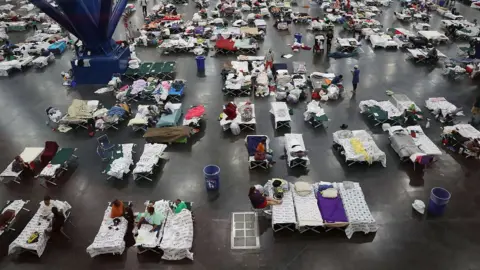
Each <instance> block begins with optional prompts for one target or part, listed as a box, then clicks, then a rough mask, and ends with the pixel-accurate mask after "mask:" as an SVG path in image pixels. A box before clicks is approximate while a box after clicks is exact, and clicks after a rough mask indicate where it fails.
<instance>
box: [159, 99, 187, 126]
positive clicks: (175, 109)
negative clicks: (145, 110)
mask: <svg viewBox="0 0 480 270" xmlns="http://www.w3.org/2000/svg"><path fill="white" fill-rule="evenodd" d="M171 110H172V112H171V113H170V114H166V113H162V114H161V115H160V117H159V118H158V121H157V124H156V127H157V128H161V127H174V126H177V125H178V123H179V121H180V118H181V116H182V103H174V104H172V107H171Z"/></svg>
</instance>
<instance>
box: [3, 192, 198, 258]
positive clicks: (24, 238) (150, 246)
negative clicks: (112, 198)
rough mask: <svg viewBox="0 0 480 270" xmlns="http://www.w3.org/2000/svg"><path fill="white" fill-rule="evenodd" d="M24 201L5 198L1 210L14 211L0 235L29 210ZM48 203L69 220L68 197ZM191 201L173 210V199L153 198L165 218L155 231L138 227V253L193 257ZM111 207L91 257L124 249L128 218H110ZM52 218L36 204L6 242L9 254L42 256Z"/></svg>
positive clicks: (149, 227) (118, 252) (89, 247)
mask: <svg viewBox="0 0 480 270" xmlns="http://www.w3.org/2000/svg"><path fill="white" fill-rule="evenodd" d="M27 203H29V201H24V200H14V201H9V202H7V204H6V205H5V207H3V209H2V211H1V213H2V214H3V213H5V212H6V211H13V212H14V213H15V215H14V216H13V218H12V219H10V220H9V222H8V223H7V224H6V226H5V227H4V228H2V229H1V230H0V235H2V234H4V233H6V232H8V231H14V230H15V228H13V227H14V225H15V221H16V219H17V217H18V216H19V213H20V212H21V211H22V210H24V211H28V212H30V210H29V209H27V208H25V205H26V204H27ZM51 203H52V204H53V205H55V207H57V208H59V210H60V211H61V212H62V213H63V214H64V216H65V221H66V222H70V216H71V212H72V206H71V205H70V204H69V203H68V202H67V201H58V200H56V201H52V202H51ZM147 204H150V202H147V203H146V205H147ZM192 205H193V203H191V202H188V203H186V206H187V208H186V209H182V210H181V211H180V212H178V213H174V212H173V210H172V209H173V203H172V202H171V201H166V200H159V201H156V202H154V203H153V206H154V208H155V212H157V213H159V214H161V215H162V216H164V217H165V219H164V221H163V222H162V225H161V228H160V230H159V231H158V232H157V231H156V232H150V230H151V229H152V226H151V225H149V224H143V225H142V226H141V227H140V229H139V230H138V231H137V236H136V239H135V242H136V244H135V245H136V246H137V248H138V253H140V254H141V253H144V252H146V251H153V252H155V253H157V254H160V251H161V252H162V259H165V260H182V259H185V258H187V259H190V260H193V253H192V252H191V248H192V243H193V215H192V212H191V211H192ZM111 209H112V207H111V206H110V204H109V206H108V207H107V209H106V210H105V215H104V217H103V220H102V223H101V226H100V229H99V231H98V233H97V235H96V236H95V239H94V240H93V243H92V244H91V245H89V246H88V247H87V249H86V251H87V253H88V254H89V255H90V256H91V257H95V256H98V255H101V254H114V255H115V254H123V252H124V251H125V248H126V243H125V234H126V233H127V229H128V222H127V220H126V219H125V217H123V216H122V217H118V218H111ZM139 217H140V215H139V214H137V222H138V219H139ZM52 222H53V219H52V217H51V215H45V213H44V212H43V211H42V210H41V208H39V209H38V210H37V212H36V213H35V214H34V216H33V217H32V218H31V219H30V221H29V222H28V224H27V225H26V226H25V228H23V230H22V231H21V233H20V234H19V235H18V236H17V238H16V239H15V240H14V241H13V242H12V243H11V244H10V245H9V248H8V254H9V255H18V254H21V253H24V252H29V253H32V254H34V255H36V256H38V257H41V256H42V255H43V253H44V251H45V248H46V247H47V244H48V242H49V239H50V236H51V235H50V234H49V233H47V232H48V230H49V228H51V226H52ZM62 233H63V229H62ZM131 233H133V232H131ZM33 237H35V238H33ZM30 239H35V240H30Z"/></svg>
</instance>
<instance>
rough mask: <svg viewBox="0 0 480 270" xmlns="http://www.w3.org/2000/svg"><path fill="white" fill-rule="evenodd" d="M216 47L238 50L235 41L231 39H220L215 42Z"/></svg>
mask: <svg viewBox="0 0 480 270" xmlns="http://www.w3.org/2000/svg"><path fill="white" fill-rule="evenodd" d="M215 47H217V48H219V49H224V50H228V51H236V50H237V48H235V41H233V40H231V39H219V40H217V42H216V43H215Z"/></svg>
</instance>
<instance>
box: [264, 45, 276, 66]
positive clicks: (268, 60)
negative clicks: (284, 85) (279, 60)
mask: <svg viewBox="0 0 480 270" xmlns="http://www.w3.org/2000/svg"><path fill="white" fill-rule="evenodd" d="M274 58H275V54H273V51H272V49H270V50H268V52H267V54H266V55H265V70H267V69H268V67H270V69H272V68H273V59H274Z"/></svg>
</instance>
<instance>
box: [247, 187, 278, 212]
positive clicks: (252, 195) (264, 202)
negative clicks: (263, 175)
mask: <svg viewBox="0 0 480 270" xmlns="http://www.w3.org/2000/svg"><path fill="white" fill-rule="evenodd" d="M248 198H249V199H250V202H251V203H252V206H253V207H254V208H255V209H263V208H266V207H267V206H270V205H277V204H281V203H282V201H280V200H275V199H273V198H270V197H265V195H263V194H262V193H261V192H260V191H259V190H257V189H256V188H255V187H250V189H249V190H248Z"/></svg>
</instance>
